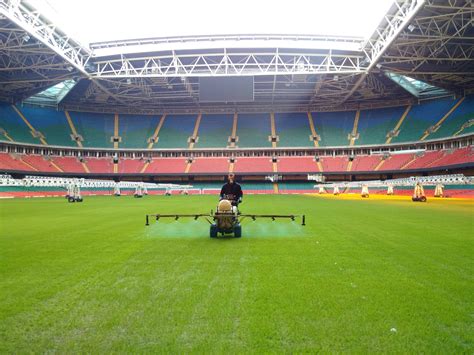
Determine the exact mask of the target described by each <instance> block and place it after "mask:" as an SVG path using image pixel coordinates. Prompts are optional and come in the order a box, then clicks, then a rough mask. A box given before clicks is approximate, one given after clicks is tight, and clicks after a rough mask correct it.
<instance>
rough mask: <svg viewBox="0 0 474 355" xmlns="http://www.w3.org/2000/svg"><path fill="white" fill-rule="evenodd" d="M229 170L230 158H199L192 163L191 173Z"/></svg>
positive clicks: (225, 171)
mask: <svg viewBox="0 0 474 355" xmlns="http://www.w3.org/2000/svg"><path fill="white" fill-rule="evenodd" d="M228 171H229V159H228V158H221V157H219V158H197V159H195V160H194V161H193V163H192V164H191V167H190V170H189V172H190V173H197V174H199V173H224V174H225V173H227V172H228Z"/></svg>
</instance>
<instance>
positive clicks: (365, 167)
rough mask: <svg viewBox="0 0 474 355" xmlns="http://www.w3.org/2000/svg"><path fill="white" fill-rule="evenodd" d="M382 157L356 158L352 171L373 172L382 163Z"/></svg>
mask: <svg viewBox="0 0 474 355" xmlns="http://www.w3.org/2000/svg"><path fill="white" fill-rule="evenodd" d="M380 159H382V156H381V155H368V156H356V157H355V158H354V160H353V161H352V167H351V171H373V170H374V169H375V167H376V166H377V165H378V164H379V163H380Z"/></svg>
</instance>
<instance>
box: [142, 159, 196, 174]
mask: <svg viewBox="0 0 474 355" xmlns="http://www.w3.org/2000/svg"><path fill="white" fill-rule="evenodd" d="M186 165H187V163H186V159H184V158H156V159H153V160H152V161H151V163H150V165H148V167H147V168H146V170H145V173H146V174H183V173H184V170H185V169H186Z"/></svg>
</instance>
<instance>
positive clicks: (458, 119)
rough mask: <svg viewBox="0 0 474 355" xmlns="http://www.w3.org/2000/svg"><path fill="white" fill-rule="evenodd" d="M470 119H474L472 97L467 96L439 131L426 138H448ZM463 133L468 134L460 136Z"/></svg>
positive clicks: (473, 99) (473, 101)
mask: <svg viewBox="0 0 474 355" xmlns="http://www.w3.org/2000/svg"><path fill="white" fill-rule="evenodd" d="M472 119H474V95H471V96H467V97H466V98H465V99H464V100H463V102H462V103H461V104H460V105H459V106H458V107H457V108H456V110H454V112H453V113H451V115H449V117H448V118H447V119H446V121H444V122H443V123H442V124H441V126H440V127H439V129H438V130H437V131H435V132H433V133H431V134H430V135H429V136H428V139H437V138H444V137H450V136H452V135H454V134H455V133H456V132H458V131H459V130H460V129H461V128H462V126H463V125H464V124H465V123H466V122H468V121H469V120H472ZM471 127H472V126H471ZM465 133H469V131H468V130H465V131H463V132H462V134H465Z"/></svg>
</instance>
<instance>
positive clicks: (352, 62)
mask: <svg viewBox="0 0 474 355" xmlns="http://www.w3.org/2000/svg"><path fill="white" fill-rule="evenodd" d="M49 1H50V2H51V3H52V2H53V0H49ZM32 3H33V1H32V0H30V1H13V0H0V43H1V47H0V48H1V50H0V100H3V101H11V102H23V101H24V100H26V99H27V98H29V97H31V96H34V95H35V94H38V93H41V92H43V94H42V95H43V96H44V93H45V90H46V89H48V88H50V87H53V86H55V85H57V84H59V83H62V82H64V81H65V80H74V81H75V85H68V88H69V87H71V90H70V91H69V92H68V93H67V94H65V95H64V97H63V95H62V94H64V93H65V91H64V90H59V91H60V93H61V95H60V96H54V95H53V96H54V97H55V100H56V101H54V100H53V101H51V102H52V103H53V104H54V105H59V106H63V107H65V108H76V109H91V110H92V109H93V110H104V111H115V110H118V111H142V112H155V111H168V112H174V111H183V110H184V111H190V112H191V111H198V110H200V111H218V112H220V111H222V110H241V111H253V110H256V111H264V110H266V111H268V110H275V111H279V110H281V111H288V110H308V109H314V110H329V109H345V108H356V107H373V106H381V105H395V104H405V103H408V102H414V101H416V100H418V99H420V98H424V97H429V96H432V95H446V94H464V93H466V92H468V91H469V90H472V89H473V87H474V80H473V79H474V77H473V72H474V66H473V59H472V58H473V50H474V31H473V26H472V21H473V17H472V15H473V7H472V4H471V2H470V1H469V0H451V1H449V2H446V1H441V0H426V1H424V0H397V1H395V2H394V3H393V4H392V6H391V7H390V8H389V9H388V11H387V12H386V14H385V16H383V19H382V20H381V21H380V22H379V24H378V25H377V26H376V28H375V30H373V31H372V33H371V34H370V35H368V36H367V35H365V34H361V33H359V34H358V33H355V30H354V31H351V32H348V33H350V34H351V35H352V36H351V37H347V36H341V35H338V34H337V33H335V35H332V36H331V35H328V34H323V35H298V34H291V33H290V34H284V35H282V34H275V33H273V34H272V33H266V34H252V33H245V34H232V35H193V36H175V37H155V38H152V37H150V38H145V39H132V40H130V39H128V40H127V39H126V40H123V39H119V40H113V41H106V42H95V43H90V45H89V46H84V45H82V44H81V43H80V42H78V41H76V40H75V39H73V38H75V36H74V35H72V33H70V32H69V30H65V27H62V26H58V23H56V22H52V21H51V20H50V19H49V18H48V17H46V16H44V15H43V14H44V13H43V11H38V9H37V8H35V7H33V6H32ZM60 3H62V2H60ZM101 3H102V2H101ZM313 3H319V2H313ZM352 3H359V2H352ZM57 4H59V2H58V3H57ZM57 4H56V6H59V5H57ZM86 4H87V2H86ZM53 5H54V4H53ZM94 6H95V5H94ZM239 6H240V4H239ZM86 7H87V6H86ZM88 9H89V11H90V7H89V8H88ZM146 10H147V8H146V7H145V8H143V10H142V11H144V12H147V11H146ZM306 10H307V9H305V8H304V6H301V7H300V9H299V10H298V11H299V12H298V11H297V12H296V14H298V13H299V14H303V13H304V15H301V16H302V17H303V18H307V17H305V16H307V15H306V14H307V12H309V11H306ZM339 10H340V11H337V12H334V16H332V18H334V19H336V18H337V19H339V18H342V19H344V18H345V17H344V16H347V14H346V15H344V11H342V9H339ZM236 11H237V10H236ZM237 13H238V12H237ZM287 15H288V16H287V21H288V22H289V23H290V22H291V20H292V19H293V18H294V14H293V15H292V13H291V12H287ZM77 17H80V16H79V13H78V16H77ZM92 17H93V16H91V18H92ZM131 17H133V16H131ZM159 17H160V16H157V19H159ZM164 17H167V18H171V19H172V22H173V23H175V25H176V27H181V26H184V25H183V23H184V22H186V21H183V17H182V15H181V17H180V13H179V12H175V14H174V13H173V14H172V15H171V14H168V13H166V16H164ZM230 17H232V16H230ZM145 18H146V16H145ZM196 18H198V16H196ZM354 20H355V22H353V23H357V21H359V23H360V22H361V21H363V20H361V16H360V15H359V16H356V15H354ZM364 20H365V19H364ZM82 21H83V22H84V25H83V27H84V28H86V27H87V28H89V27H91V28H93V22H94V21H93V20H92V19H91V20H90V21H89V19H87V20H84V19H82ZM282 21H283V22H284V21H285V18H283V20H282ZM279 22H281V21H279ZM296 22H298V21H296ZM117 23H120V24H121V26H123V27H124V28H127V31H129V30H130V28H131V27H130V26H124V25H123V22H122V21H121V20H120V19H117ZM193 23H194V24H195V26H194V27H195V28H200V27H199V25H198V24H196V21H194V22H193ZM71 31H72V29H71ZM127 33H135V32H133V31H131V32H127ZM193 33H195V32H193ZM345 33H347V32H345ZM144 35H146V34H144ZM71 36H72V37H71ZM130 36H132V34H130ZM130 36H127V37H130ZM364 36H365V38H364ZM104 38H105V37H104ZM80 40H81V41H83V40H84V39H82V38H81V39H80ZM242 75H246V76H253V77H254V82H255V84H254V87H255V95H254V97H255V99H254V101H253V102H244V103H225V104H223V103H206V104H203V103H200V102H199V96H198V92H199V77H201V76H242ZM394 78H395V79H397V78H398V79H399V80H393V79H394ZM400 78H405V79H404V80H401V79H400ZM69 83H70V82H69ZM404 84H407V85H408V84H409V85H411V88H412V89H413V88H417V90H418V91H413V90H409V89H408V86H407V85H404ZM56 88H58V87H56ZM440 89H441V90H440ZM53 91H54V90H53ZM53 96H50V97H53ZM58 98H59V101H58ZM43 103H45V101H43Z"/></svg>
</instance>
